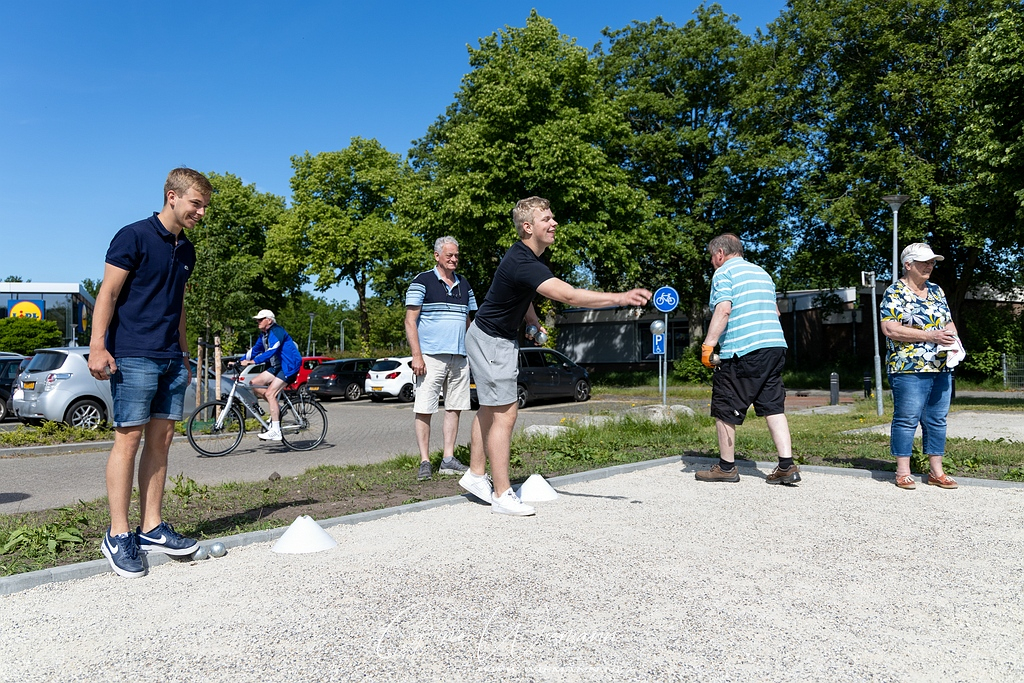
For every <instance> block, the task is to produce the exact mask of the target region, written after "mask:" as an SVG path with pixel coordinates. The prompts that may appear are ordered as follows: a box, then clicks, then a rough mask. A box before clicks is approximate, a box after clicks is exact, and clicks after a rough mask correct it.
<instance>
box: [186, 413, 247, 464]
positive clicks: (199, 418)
mask: <svg viewBox="0 0 1024 683" xmlns="http://www.w3.org/2000/svg"><path fill="white" fill-rule="evenodd" d="M226 407H227V402H225V401H208V402H206V403H204V404H203V405H201V406H199V407H198V408H196V412H194V413H192V416H191V417H189V418H188V424H187V425H186V427H185V434H186V435H187V436H188V442H189V443H190V444H192V448H194V449H196V450H197V451H199V452H200V453H202V454H203V455H207V456H210V457H216V456H218V455H227V454H228V453H230V452H231V451H233V450H235V449H236V448H237V447H238V444H239V443H240V442H241V441H242V436H243V435H244V434H245V421H244V420H243V419H242V413H241V412H239V410H238V406H231V410H229V411H228V412H227V414H225V415H223V416H222V415H221V414H222V413H224V410H225V409H226ZM218 417H222V419H221V420H220V426H218V425H217V420H218Z"/></svg>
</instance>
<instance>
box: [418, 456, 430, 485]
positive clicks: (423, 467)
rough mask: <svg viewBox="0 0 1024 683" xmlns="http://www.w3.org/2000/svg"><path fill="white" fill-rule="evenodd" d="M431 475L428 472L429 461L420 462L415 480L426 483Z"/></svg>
mask: <svg viewBox="0 0 1024 683" xmlns="http://www.w3.org/2000/svg"><path fill="white" fill-rule="evenodd" d="M431 474H432V472H431V470H430V461H429V460H423V461H421V462H420V471H419V472H417V473H416V479H417V480H419V481H426V480H427V479H430V475H431Z"/></svg>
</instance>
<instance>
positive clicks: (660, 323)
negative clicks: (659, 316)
mask: <svg viewBox="0 0 1024 683" xmlns="http://www.w3.org/2000/svg"><path fill="white" fill-rule="evenodd" d="M664 333H665V321H664V320H655V321H654V322H652V323H651V334H664Z"/></svg>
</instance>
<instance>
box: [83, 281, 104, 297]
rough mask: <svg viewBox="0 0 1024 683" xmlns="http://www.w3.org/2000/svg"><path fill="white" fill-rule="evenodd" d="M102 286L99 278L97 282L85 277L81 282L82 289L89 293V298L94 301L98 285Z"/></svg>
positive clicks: (98, 289) (98, 288) (98, 290)
mask: <svg viewBox="0 0 1024 683" xmlns="http://www.w3.org/2000/svg"><path fill="white" fill-rule="evenodd" d="M102 284H103V278H100V279H99V280H93V279H92V278H88V277H87V278H85V279H84V280H82V287H84V288H85V291H87V292H89V296H91V297H92V298H93V299H95V298H96V295H97V294H99V292H100V285H102Z"/></svg>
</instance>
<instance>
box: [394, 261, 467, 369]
mask: <svg viewBox="0 0 1024 683" xmlns="http://www.w3.org/2000/svg"><path fill="white" fill-rule="evenodd" d="M405 305H406V306H418V307H419V309H420V317H419V319H418V320H417V321H416V333H417V335H418V336H419V338H420V351H421V352H422V353H424V354H426V355H437V354H441V353H454V354H457V355H460V356H465V355H466V316H468V315H469V314H470V313H471V312H472V311H475V310H476V309H477V305H476V297H475V296H474V295H473V289H472V288H471V287H470V286H469V283H468V282H466V281H465V280H463V279H462V278H460V277H459V276H458V275H455V284H454V285H452V286H451V287H449V286H448V283H446V282H445V281H444V280H442V279H441V274H440V273H438V271H437V268H434V269H432V270H428V271H425V272H423V273H420V274H419V275H417V276H416V278H415V279H414V280H413V281H412V284H411V285H409V291H408V292H406V295H405Z"/></svg>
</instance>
